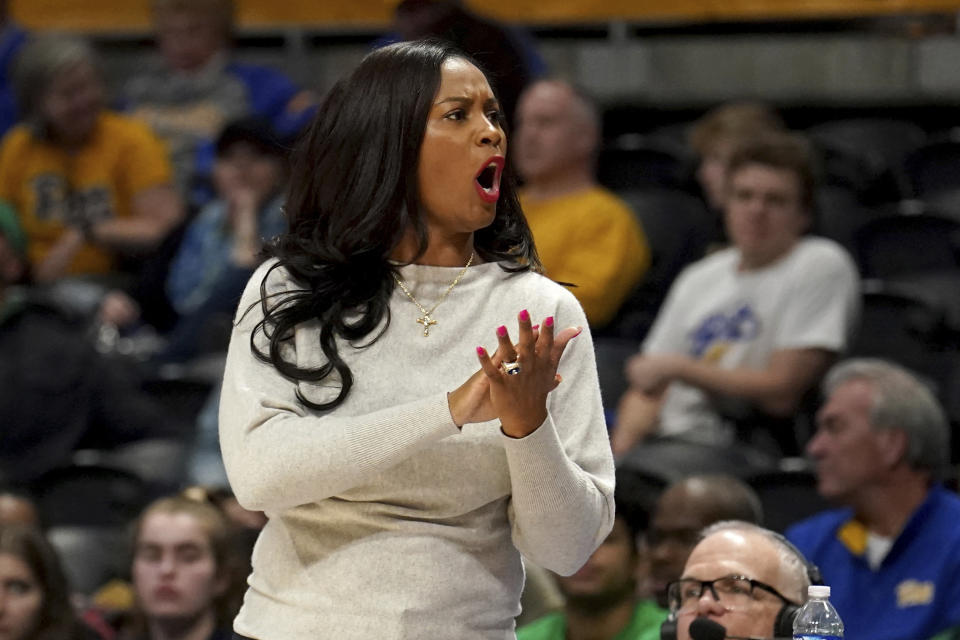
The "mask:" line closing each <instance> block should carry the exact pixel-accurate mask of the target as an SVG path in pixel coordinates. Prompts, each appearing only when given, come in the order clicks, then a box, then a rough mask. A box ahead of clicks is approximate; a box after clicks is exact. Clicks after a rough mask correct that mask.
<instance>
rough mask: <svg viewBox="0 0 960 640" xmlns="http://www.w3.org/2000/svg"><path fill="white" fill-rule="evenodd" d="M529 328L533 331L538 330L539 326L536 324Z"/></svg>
mask: <svg viewBox="0 0 960 640" xmlns="http://www.w3.org/2000/svg"><path fill="white" fill-rule="evenodd" d="M530 328H531V329H534V330H536V329H539V328H540V325H538V324H535V325H533V326H532V327H530Z"/></svg>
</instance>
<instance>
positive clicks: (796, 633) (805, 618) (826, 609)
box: [793, 585, 843, 640]
mask: <svg viewBox="0 0 960 640" xmlns="http://www.w3.org/2000/svg"><path fill="white" fill-rule="evenodd" d="M842 637H843V621H842V620H840V615H839V614H838V613H837V610H836V609H834V608H833V605H832V604H830V587H825V586H820V585H813V586H811V587H809V588H808V589H807V603H806V604H805V605H803V606H802V607H800V611H798V612H797V617H796V618H794V619H793V640H837V639H838V638H842Z"/></svg>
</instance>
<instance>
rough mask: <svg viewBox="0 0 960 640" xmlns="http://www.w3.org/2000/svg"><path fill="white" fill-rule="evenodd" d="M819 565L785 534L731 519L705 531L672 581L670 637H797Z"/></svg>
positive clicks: (664, 632)
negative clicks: (796, 622)
mask: <svg viewBox="0 0 960 640" xmlns="http://www.w3.org/2000/svg"><path fill="white" fill-rule="evenodd" d="M811 579H813V580H816V581H818V580H819V575H817V572H816V568H815V567H812V566H811V565H810V564H809V563H808V562H807V560H806V558H804V557H803V555H802V554H801V553H800V552H799V551H798V550H797V549H796V548H794V547H793V545H791V544H790V543H789V542H788V541H787V540H786V539H785V538H784V537H783V536H781V535H780V534H778V533H776V532H774V531H770V530H769V529H764V528H763V527H761V526H759V525H755V524H752V523H748V522H741V521H736V520H727V521H722V522H718V523H716V524H713V525H710V526H709V527H707V528H706V529H704V530H703V532H702V534H701V537H700V541H699V542H698V543H697V545H696V546H695V547H694V548H693V551H691V552H690V557H689V558H687V562H686V564H685V565H684V567H683V574H682V577H681V578H680V579H679V580H677V581H675V582H672V583H670V586H669V587H668V589H667V596H668V600H669V605H670V619H669V620H668V621H667V622H666V623H664V627H663V628H662V629H661V638H663V639H664V640H690V638H694V639H695V640H701V639H705V638H717V639H722V638H724V637H739V638H782V637H792V635H793V618H794V615H795V613H796V611H797V609H798V608H799V607H800V606H801V605H802V604H803V603H804V602H805V601H806V599H807V587H809V586H810V583H811Z"/></svg>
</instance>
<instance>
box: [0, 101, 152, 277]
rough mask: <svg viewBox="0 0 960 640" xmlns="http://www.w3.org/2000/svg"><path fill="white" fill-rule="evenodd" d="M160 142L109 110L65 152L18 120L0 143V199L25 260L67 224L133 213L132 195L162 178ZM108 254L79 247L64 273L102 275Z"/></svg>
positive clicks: (45, 248)
mask: <svg viewBox="0 0 960 640" xmlns="http://www.w3.org/2000/svg"><path fill="white" fill-rule="evenodd" d="M170 180H171V170H170V161H169V159H168V157H167V152H166V149H165V148H164V146H163V144H162V143H161V142H160V141H159V139H157V137H156V136H154V135H153V134H152V133H151V132H150V130H149V129H148V128H147V126H146V125H144V124H141V123H139V122H136V121H134V120H131V119H129V118H127V117H125V116H121V115H118V114H115V113H111V112H106V111H105V112H104V113H102V114H101V115H100V119H99V120H98V122H97V124H96V126H95V129H94V131H93V134H92V136H91V138H90V140H89V141H88V142H87V143H86V144H85V145H84V146H83V147H82V148H81V149H80V150H78V151H76V152H73V153H70V152H67V151H66V150H65V149H63V148H61V147H59V146H57V145H55V144H53V143H51V142H50V141H48V140H45V139H42V138H39V137H37V136H36V135H35V134H34V132H33V131H32V130H31V129H30V128H29V127H28V126H26V125H18V126H17V127H15V128H13V129H12V130H11V131H10V133H8V134H7V136H6V137H5V138H4V139H3V142H2V143H0V199H3V200H7V201H8V202H10V203H11V204H12V205H13V207H14V208H15V209H16V211H17V213H18V214H19V216H20V221H21V223H22V224H23V228H24V231H25V232H26V234H27V239H28V255H29V257H30V261H31V262H32V263H33V264H38V263H39V262H41V261H42V260H43V259H44V258H45V257H46V255H47V253H48V252H49V251H50V249H51V248H52V247H53V246H54V245H55V244H56V243H57V241H58V240H59V239H60V237H61V235H62V234H63V233H64V231H65V230H66V228H67V226H68V225H72V226H83V224H85V223H95V222H98V221H100V220H104V219H107V218H112V217H118V218H125V217H129V216H131V215H133V199H134V197H135V196H136V195H137V194H138V193H140V192H142V191H144V190H146V189H149V188H151V187H156V186H159V185H163V184H168V183H170ZM113 258H114V256H113V254H112V253H111V252H110V251H108V250H106V249H103V248H101V247H97V246H94V245H92V244H85V245H84V246H83V247H81V248H80V249H79V251H77V254H76V256H75V257H74V259H73V261H72V262H71V264H70V266H69V268H68V270H67V272H68V273H71V274H88V273H106V272H108V271H110V270H111V268H112V267H113Z"/></svg>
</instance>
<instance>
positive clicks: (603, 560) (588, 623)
mask: <svg viewBox="0 0 960 640" xmlns="http://www.w3.org/2000/svg"><path fill="white" fill-rule="evenodd" d="M624 506H625V505H624V504H623V503H622V502H621V501H620V496H617V515H616V518H615V520H614V523H613V529H612V530H611V531H610V533H609V534H608V535H607V537H606V539H605V540H604V541H603V543H602V544H601V545H600V547H599V548H598V549H597V550H596V551H594V552H593V555H591V556H590V559H589V560H587V562H586V564H584V565H583V567H582V568H581V569H580V570H579V571H577V572H576V573H574V574H573V575H571V576H566V577H564V576H559V575H558V576H556V580H557V584H558V586H559V587H560V591H561V592H562V593H563V595H564V597H565V599H566V606H565V608H564V610H563V611H558V612H555V613H551V614H549V615H547V616H544V617H543V618H540V619H539V620H536V621H534V622H532V623H530V624H528V625H526V626H523V627H520V628H519V629H518V630H517V640H659V638H660V624H661V623H662V622H663V621H664V620H665V619H666V617H667V612H666V611H665V610H663V609H661V608H660V607H658V606H657V605H656V604H655V603H654V602H651V601H649V600H638V599H637V597H636V590H637V573H638V571H639V570H640V566H641V559H640V554H639V549H638V548H637V543H638V537H639V536H640V534H641V533H642V529H643V526H644V524H645V523H644V522H641V521H640V518H639V517H638V516H639V514H637V513H634V512H632V511H631V510H628V509H625V508H624Z"/></svg>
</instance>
